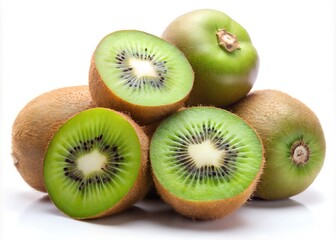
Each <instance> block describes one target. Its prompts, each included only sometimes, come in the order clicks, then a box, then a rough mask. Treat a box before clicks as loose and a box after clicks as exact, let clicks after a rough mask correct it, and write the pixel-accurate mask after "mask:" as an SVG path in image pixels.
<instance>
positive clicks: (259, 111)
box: [230, 89, 326, 200]
mask: <svg viewBox="0 0 336 240" xmlns="http://www.w3.org/2000/svg"><path fill="white" fill-rule="evenodd" d="M230 110H231V111H232V112H233V113H235V114H237V115H239V116H240V117H241V118H243V119H245V120H246V121H247V122H248V123H249V125H250V126H252V127H253V128H254V129H255V130H256V131H257V132H258V134H259V136H260V138H261V140H262V142H263V145H264V149H265V168H264V172H263V175H262V176H261V179H260V183H259V184H258V187H257V190H256V192H255V196H256V197H259V198H262V199H267V200H276V199H284V198H289V197H292V196H295V195H297V194H299V193H301V192H303V191H304V190H305V189H307V188H308V187H309V186H310V185H311V184H312V183H313V181H314V180H315V178H316V177H317V175H318V173H319V172H320V170H321V168H322V166H323V162H324V158H325V149H326V143H325V138H324V133H323V129H322V126H321V124H320V122H319V120H318V118H317V116H316V115H315V113H314V112H313V111H312V110H311V109H309V108H308V106H306V105H305V104H304V103H302V102H301V101H299V100H298V99H296V98H293V97H291V96H290V95H288V94H286V93H283V92H281V91H278V90H270V89H267V90H257V91H254V92H252V93H250V94H249V95H248V96H247V97H245V98H244V99H242V100H241V101H239V102H238V103H236V104H234V105H233V106H231V107H230Z"/></svg>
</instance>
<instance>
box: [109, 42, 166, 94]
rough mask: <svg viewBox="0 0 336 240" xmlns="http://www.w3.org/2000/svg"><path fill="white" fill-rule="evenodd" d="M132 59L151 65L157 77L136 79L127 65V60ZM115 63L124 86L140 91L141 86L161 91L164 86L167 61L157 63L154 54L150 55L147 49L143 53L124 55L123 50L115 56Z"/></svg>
mask: <svg viewBox="0 0 336 240" xmlns="http://www.w3.org/2000/svg"><path fill="white" fill-rule="evenodd" d="M130 57H133V58H137V59H139V60H145V61H149V62H151V63H152V65H153V67H154V69H155V71H156V72H157V74H158V76H157V77H152V76H149V77H146V76H145V77H141V78H138V77H137V76H136V74H135V73H134V72H133V68H132V67H130V66H129V64H128V61H127V60H128V58H130ZM115 60H116V61H115V63H116V64H117V65H118V66H117V68H119V69H120V71H121V74H120V78H121V80H122V81H123V82H124V85H127V86H128V87H132V88H134V89H141V87H142V86H145V85H147V83H149V85H148V86H151V87H153V88H158V89H161V88H163V87H164V86H165V80H166V74H167V67H166V63H167V61H158V60H155V54H150V53H149V52H148V48H145V49H144V53H140V54H139V53H138V52H136V53H133V54H131V53H126V51H125V50H122V51H121V52H120V53H118V54H116V56H115Z"/></svg>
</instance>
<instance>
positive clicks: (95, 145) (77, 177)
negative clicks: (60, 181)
mask: <svg viewBox="0 0 336 240" xmlns="http://www.w3.org/2000/svg"><path fill="white" fill-rule="evenodd" d="M94 149H98V150H99V151H100V152H101V153H102V154H104V155H105V156H107V164H105V166H104V167H102V168H101V171H100V172H97V173H93V174H91V175H90V176H84V174H83V172H82V171H80V170H79V169H78V167H77V160H78V158H79V157H81V156H83V155H84V154H88V153H90V152H91V151H92V150H94ZM123 159H124V158H123V157H122V156H120V154H119V151H118V147H117V146H110V145H108V144H106V143H105V142H104V140H103V135H100V136H98V137H95V138H93V139H91V140H88V141H85V142H83V141H79V144H78V145H77V146H75V147H74V148H72V149H69V150H68V155H67V157H66V158H65V159H64V162H65V167H64V168H63V171H64V176H66V177H68V178H69V179H71V180H72V181H75V182H78V185H79V186H78V190H80V191H81V190H84V189H85V188H86V187H88V186H89V185H90V184H101V183H106V182H111V181H112V179H113V176H114V175H115V174H117V172H118V171H119V165H120V162H121V161H122V160H123Z"/></svg>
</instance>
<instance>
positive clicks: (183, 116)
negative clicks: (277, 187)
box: [150, 107, 263, 219]
mask: <svg viewBox="0 0 336 240" xmlns="http://www.w3.org/2000/svg"><path fill="white" fill-rule="evenodd" d="M150 160H151V166H152V171H153V175H154V178H155V179H154V180H155V185H156V187H157V189H158V192H159V194H160V195H161V196H162V197H163V198H164V200H166V201H167V202H168V203H171V204H173V205H174V208H175V210H177V211H178V212H179V211H180V210H181V212H182V214H183V215H186V216H189V217H192V218H196V219H214V218H219V217H222V216H221V215H220V212H222V211H223V209H225V207H230V206H229V205H230V204H227V202H225V200H228V202H229V201H230V199H232V198H234V197H236V196H239V195H240V194H244V196H241V198H243V200H241V204H243V203H244V202H245V201H246V200H247V199H248V198H249V197H250V195H251V193H252V192H253V190H254V186H255V183H256V182H257V180H258V178H259V176H260V174H261V172H262V166H263V146H262V144H261V141H260V139H259V137H258V136H257V134H256V132H255V131H254V130H253V129H252V128H251V127H250V126H249V125H247V124H246V123H245V122H244V121H243V120H242V119H240V118H239V117H237V116H236V115H234V114H232V113H230V112H228V111H226V110H223V109H219V108H215V107H192V108H188V109H186V110H182V111H180V112H178V113H175V114H173V115H172V116H170V117H169V118H167V119H165V120H164V121H163V122H162V123H161V124H160V125H159V127H158V128H157V129H156V131H155V133H154V134H153V137H152V139H151V144H150ZM247 189H249V191H246V190H247ZM165 192H168V193H169V195H170V197H167V198H165V195H166V194H165ZM171 196H174V197H173V199H172V198H171ZM179 199H180V200H183V201H181V202H183V203H181V204H174V202H175V203H176V202H178V201H179ZM221 200H224V201H223V202H222V204H221V205H220V206H219V208H221V209H217V208H215V207H214V208H212V209H211V207H210V205H205V206H201V208H202V207H206V208H207V209H206V212H207V213H206V215H203V213H200V214H198V213H197V212H193V213H189V212H184V211H183V209H185V208H187V207H186V206H184V204H188V202H190V203H192V204H195V203H196V206H197V203H205V202H206V203H211V202H216V201H217V202H218V201H221ZM186 202H187V203H186ZM241 204H240V205H241ZM236 207H237V206H236ZM195 209H196V208H195ZM233 210H235V209H231V210H229V211H224V212H225V213H227V212H231V211H233ZM218 213H219V214H218Z"/></svg>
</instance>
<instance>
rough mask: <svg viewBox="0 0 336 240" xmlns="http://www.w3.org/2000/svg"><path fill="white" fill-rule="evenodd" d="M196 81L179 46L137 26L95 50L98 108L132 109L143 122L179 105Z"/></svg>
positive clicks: (93, 66)
mask: <svg viewBox="0 0 336 240" xmlns="http://www.w3.org/2000/svg"><path fill="white" fill-rule="evenodd" d="M193 80H194V73H193V71H192V68H191V66H190V64H189V62H188V60H187V59H186V58H185V56H184V55H183V53H182V52H181V51H180V50H178V49H177V48H176V47H175V46H173V45H172V44H170V43H168V42H166V41H165V40H163V39H161V38H159V37H156V36H154V35H151V34H148V33H145V32H141V31H137V30H122V31H116V32H113V33H111V34H109V35H107V36H105V37H104V38H103V39H102V40H101V41H100V43H99V44H98V46H97V48H96V50H95V52H94V54H93V57H92V60H91V67H90V74H89V86H90V91H91V94H92V98H93V100H94V101H95V102H96V103H97V105H98V106H101V107H109V108H112V109H116V110H119V111H126V112H129V113H130V114H131V115H132V118H133V119H135V120H136V121H138V122H139V123H141V124H148V123H152V122H155V121H157V120H159V119H162V118H164V117H166V116H167V115H169V114H170V113H172V112H174V111H176V110H177V109H179V108H180V107H181V106H182V105H183V104H184V102H185V101H186V98H187V97H188V95H189V93H190V91H191V88H192V86H193Z"/></svg>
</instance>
